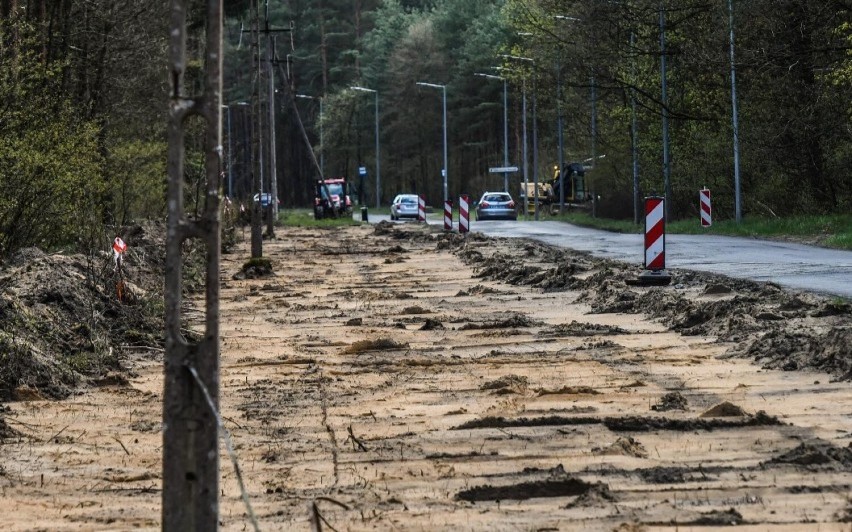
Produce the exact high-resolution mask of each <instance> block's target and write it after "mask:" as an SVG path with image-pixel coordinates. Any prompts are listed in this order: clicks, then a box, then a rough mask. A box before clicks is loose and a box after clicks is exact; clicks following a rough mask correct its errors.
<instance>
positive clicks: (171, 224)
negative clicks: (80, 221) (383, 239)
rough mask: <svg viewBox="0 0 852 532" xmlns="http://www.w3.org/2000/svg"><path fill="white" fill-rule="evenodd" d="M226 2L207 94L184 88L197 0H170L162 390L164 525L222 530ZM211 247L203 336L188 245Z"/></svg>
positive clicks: (216, 1)
mask: <svg viewBox="0 0 852 532" xmlns="http://www.w3.org/2000/svg"><path fill="white" fill-rule="evenodd" d="M222 1H223V0H207V1H206V20H207V31H206V34H207V43H206V48H205V54H206V56H205V67H206V78H205V83H204V91H203V93H202V94H200V95H195V96H189V95H187V94H185V87H184V73H185V69H186V18H187V10H188V6H189V4H190V2H189V1H188V0H171V2H170V11H171V23H170V32H169V35H170V41H169V73H170V75H169V80H170V82H171V94H170V104H169V123H168V138H169V155H168V176H169V185H168V202H167V204H168V225H167V231H168V234H167V237H166V279H165V305H166V308H165V318H166V331H165V332H166V355H165V384H164V388H165V390H164V394H163V471H162V477H163V496H162V528H163V530H167V531H172V530H174V531H198V532H201V531H211V530H212V531H215V530H217V528H218V522H219V499H218V495H219V452H218V449H219V447H218V425H217V413H216V410H217V409H218V406H219V262H220V258H221V255H220V254H221V251H220V249H221V247H220V246H221V243H220V217H219V191H220V188H221V183H220V179H221V177H220V172H221V169H222V107H221V104H222ZM191 116H200V117H201V118H203V119H204V121H205V123H206V130H205V134H204V154H205V175H206V179H207V187H206V196H205V201H204V210H203V213H202V214H201V216H200V218H199V219H196V220H191V219H187V217H186V215H185V211H184V204H183V188H184V186H185V183H184V140H185V133H186V122H187V119H188V118H189V117H191ZM191 238H195V239H199V240H201V241H203V243H204V245H205V248H206V250H207V273H206V278H205V282H206V293H205V295H206V308H205V323H204V336H203V337H202V338H201V340H200V341H198V342H190V341H188V340H187V339H185V338H184V336H183V334H182V333H181V323H182V321H183V320H182V315H181V293H182V288H183V287H182V280H181V273H182V271H181V263H182V253H181V250H182V247H183V246H182V244H183V242H184V241H185V240H187V239H191Z"/></svg>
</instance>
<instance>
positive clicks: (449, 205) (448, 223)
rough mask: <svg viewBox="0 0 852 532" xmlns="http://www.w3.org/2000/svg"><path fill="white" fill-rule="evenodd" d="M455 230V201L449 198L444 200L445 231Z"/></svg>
mask: <svg viewBox="0 0 852 532" xmlns="http://www.w3.org/2000/svg"><path fill="white" fill-rule="evenodd" d="M452 230H453V202H452V201H450V200H447V201H445V202H444V231H452Z"/></svg>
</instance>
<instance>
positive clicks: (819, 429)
mask: <svg viewBox="0 0 852 532" xmlns="http://www.w3.org/2000/svg"><path fill="white" fill-rule="evenodd" d="M405 225H406V226H407V227H408V228H413V227H414V224H405ZM428 231H429V230H427V229H420V228H416V229H410V230H409V232H408V233H406V234H404V235H396V236H395V235H394V233H393V232H388V231H385V232H383V233H382V234H378V235H377V234H375V233H374V230H373V229H372V228H370V227H355V228H347V229H344V230H336V231H331V230H308V229H279V232H278V239H277V240H274V241H267V242H265V248H264V251H265V254H266V255H267V256H268V257H270V258H271V259H272V261H273V263H274V267H275V271H276V275H275V276H273V277H269V278H264V279H248V280H234V279H233V278H232V276H233V274H234V273H236V272H237V271H238V270H239V268H240V266H241V265H242V263H243V262H244V261H245V259H246V257H247V253H248V248H247V244H245V243H244V244H242V245H241V247H240V248H239V249H238V250H237V252H236V253H234V254H230V255H225V256H224V257H223V265H222V276H223V290H222V302H221V307H222V316H221V321H222V372H221V380H222V393H221V403H222V414H223V416H224V418H225V420H226V421H225V423H226V426H227V428H228V430H229V431H230V433H231V436H232V438H233V442H234V445H235V449H236V454H237V456H238V459H239V462H240V464H241V468H242V470H243V475H244V477H245V480H246V483H247V489H248V493H249V496H250V500H251V504H252V506H253V508H254V512H255V513H256V515H257V516H258V521H259V525H260V528H261V529H262V530H310V529H311V515H312V514H313V511H312V509H311V508H312V507H313V506H314V505H315V508H316V514H315V517H314V520H319V522H320V527H321V529H322V530H530V531H532V530H537V531H544V530H620V531H636V530H697V529H702V527H703V529H704V530H707V529H713V528H718V527H722V526H736V528H737V529H739V530H789V531H802V530H821V531H830V530H847V531H848V530H852V499H850V484H852V448H850V441H852V432H850V431H852V415H850V412H852V394H850V384H849V382H834V381H833V380H832V378H831V377H830V376H829V375H828V374H824V373H818V372H813V371H780V370H770V369H762V368H761V366H759V365H755V364H754V363H752V362H750V361H748V360H744V359H738V358H730V357H723V356H721V355H723V354H725V353H726V352H728V350H729V349H730V348H731V347H732V346H731V345H730V344H729V343H725V342H719V341H717V339H716V338H714V337H707V336H695V335H693V336H682V335H680V334H677V333H675V332H672V331H670V330H669V329H668V328H667V327H665V326H663V325H662V324H661V323H660V322H658V321H654V320H651V319H649V318H647V317H643V316H642V315H636V314H620V313H594V314H592V313H590V306H589V303H588V302H587V301H586V300H585V299H586V298H583V297H581V294H580V293H579V292H575V291H557V292H547V291H544V290H541V289H537V288H536V289H534V288H529V287H523V286H517V285H510V284H504V283H501V282H495V281H487V280H484V279H483V278H480V277H476V276H475V274H476V272H475V271H473V269H472V267H471V266H470V265H468V264H466V263H465V261H463V260H462V258H461V256H460V255H461V254H460V253H459V251H460V250H466V251H467V252H470V251H471V250H475V251H478V252H479V253H480V254H482V255H483V256H486V257H487V256H489V255H491V254H494V253H497V252H502V253H516V252H517V250H516V249H512V248H510V247H507V246H509V244H507V243H506V242H493V241H488V240H479V239H469V240H468V241H467V242H465V243H464V244H453V245H448V242H449V241H446V240H444V241H442V240H441V239H439V238H437V239H436V237H435V236H434V235H430V234H429V233H428ZM412 235H413V236H412ZM535 253H536V252H535V251H532V252H531V253H529V255H531V256H530V257H529V259H528V260H530V261H533V262H534V261H535V260H536V256H535ZM594 274H595V272H594V271H590V272H587V273H586V274H585V275H594ZM633 290H639V291H642V290H646V291H647V290H649V289H641V288H640V289H633ZM657 290H659V289H657ZM663 290H675V288H666V289H663ZM687 290H688V289H687ZM693 297H694V298H695V299H696V300H701V299H705V300H718V299H720V298H733V297H736V293H732V294H730V293H729V294H721V295H702V293H701V292H700V290H697V289H696V290H695V293H694V294H693ZM194 304H195V306H196V307H197V306H198V302H197V301H196V302H195V303H194ZM191 317H192V318H194V319H198V318H200V313H198V312H197V311H194V312H192V313H191ZM126 364H127V365H128V367H130V368H131V370H132V371H131V372H130V374H129V377H128V378H127V379H126V380H125V379H123V378H120V377H118V378H116V379H115V380H114V382H110V381H109V380H107V381H105V382H104V383H103V386H100V387H97V388H91V389H88V390H85V391H84V393H81V394H78V395H75V396H73V397H72V398H70V399H67V400H64V401H45V400H33V401H23V402H16V403H12V404H11V405H9V407H8V410H7V411H6V420H7V422H8V423H9V425H10V426H11V427H12V428H14V429H16V430H17V431H18V432H19V433H20V435H19V436H18V437H15V438H10V439H7V440H5V441H4V443H3V445H2V446H0V460H2V461H0V530H14V531H18V530H20V531H23V530H28V531H29V530H46V531H48V530H49V531H57V530H75V531H76V530H133V529H157V528H159V526H160V509H159V508H160V496H161V492H160V479H161V470H160V468H161V466H160V457H161V449H162V432H161V418H162V404H161V397H162V353H159V352H156V351H144V352H138V353H135V354H134V355H133V356H131V357H130V358H129V359H128V360H127V361H126ZM726 402H727V403H728V404H724V405H723V406H721V407H718V408H715V409H714V407H717V405H720V404H723V403H726ZM714 412H715V415H714ZM720 414H723V415H720ZM222 453H223V454H222V458H221V471H222V481H221V499H220V508H221V528H222V529H223V530H234V531H237V530H250V529H251V523H250V522H249V521H248V519H247V517H246V510H245V506H244V504H243V502H242V499H241V497H240V491H239V488H238V485H237V482H236V479H235V475H234V471H233V468H232V466H231V463H230V461H229V459H228V457H227V454H226V453H225V449H224V446H223V447H222Z"/></svg>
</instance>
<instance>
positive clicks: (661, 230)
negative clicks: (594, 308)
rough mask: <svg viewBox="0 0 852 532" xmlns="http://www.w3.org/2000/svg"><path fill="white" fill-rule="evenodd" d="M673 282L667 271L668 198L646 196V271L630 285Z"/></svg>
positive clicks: (628, 281)
mask: <svg viewBox="0 0 852 532" xmlns="http://www.w3.org/2000/svg"><path fill="white" fill-rule="evenodd" d="M671 282H672V277H671V275H669V274H668V272H667V271H666V200H665V198H661V197H659V196H650V197H647V198H645V271H644V272H642V273H641V274H640V275H639V276H638V277H637V278H636V279H635V280H634V279H628V280H627V284H629V285H641V286H664V285H667V284H669V283H671Z"/></svg>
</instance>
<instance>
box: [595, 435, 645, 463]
mask: <svg viewBox="0 0 852 532" xmlns="http://www.w3.org/2000/svg"><path fill="white" fill-rule="evenodd" d="M592 452H593V453H595V454H598V455H622V456H634V457H636V458H648V451H647V450H646V449H645V447H644V446H643V445H642V444H641V443H639V442H638V441H636V440H635V439H633V437H631V436H627V437H624V436H619V437H618V439H617V440H615V441H614V442H613V443H611V444H610V445H607V446H606V447H596V448H594V449H592Z"/></svg>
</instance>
